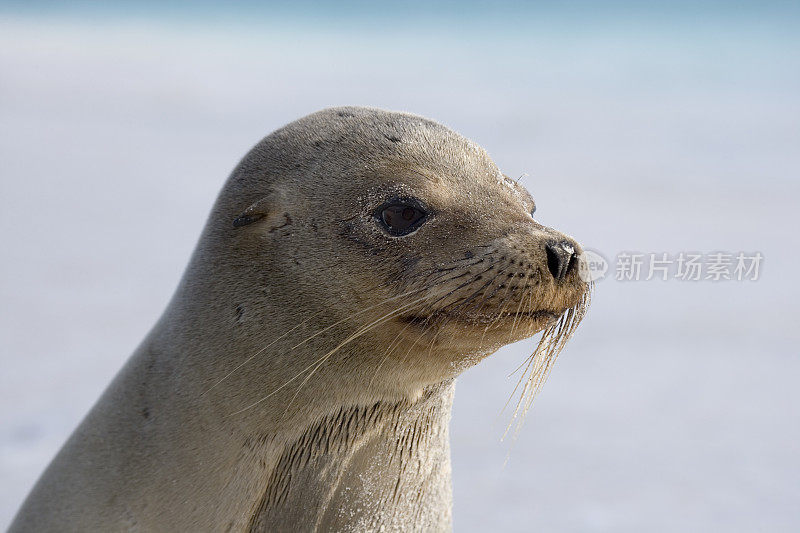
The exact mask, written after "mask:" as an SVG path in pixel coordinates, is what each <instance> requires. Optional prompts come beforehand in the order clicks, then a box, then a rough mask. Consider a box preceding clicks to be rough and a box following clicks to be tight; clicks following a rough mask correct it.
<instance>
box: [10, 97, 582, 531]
mask: <svg viewBox="0 0 800 533" xmlns="http://www.w3.org/2000/svg"><path fill="white" fill-rule="evenodd" d="M534 208H535V206H534V202H533V199H532V198H531V196H530V194H529V193H528V192H527V191H526V190H525V189H524V188H523V187H521V186H520V185H518V184H517V183H516V182H515V181H514V180H511V179H509V178H508V177H506V176H504V175H503V174H502V173H501V172H500V171H499V170H498V168H497V166H496V165H495V164H494V162H493V161H492V160H491V159H490V157H489V156H488V154H487V153H486V152H485V151H484V150H483V149H482V148H480V147H479V146H477V145H476V144H474V143H473V142H471V141H469V140H467V139H465V138H464V137H462V136H460V135H458V134H456V133H454V132H453V131H451V130H449V129H447V128H446V127H444V126H442V125H440V124H438V123H436V122H433V121H431V120H428V119H425V118H422V117H419V116H415V115H410V114H405V113H396V112H387V111H382V110H378V109H368V108H356V107H347V108H336V109H328V110H324V111H320V112H317V113H314V114H312V115H309V116H307V117H305V118H302V119H299V120H297V121H295V122H292V123H290V124H289V125H287V126H285V127H283V128H281V129H279V130H277V131H275V132H274V133H272V134H271V135H269V136H267V137H266V138H265V139H263V140H262V141H261V142H260V143H258V144H257V145H256V146H255V147H254V148H253V149H252V150H251V151H250V152H249V153H248V154H247V155H246V156H245V157H244V159H243V160H242V161H241V162H240V163H239V165H238V166H237V167H236V168H235V169H234V171H233V172H232V174H231V176H230V177H229V178H228V180H227V182H226V184H225V186H224V188H223V189H222V191H221V193H220V195H219V197H218V199H217V201H216V204H215V205H214V208H213V210H212V212H211V214H210V216H209V219H208V222H207V224H206V226H205V229H204V231H203V234H202V236H201V238H200V240H199V243H198V245H197V247H196V249H195V251H194V253H193V256H192V258H191V260H190V263H189V265H188V267H187V269H186V272H185V274H184V276H183V278H182V280H181V282H180V284H179V286H178V288H177V290H176V293H175V294H174V296H173V298H172V300H171V301H170V303H169V305H168V307H167V309H166V311H165V312H164V314H163V315H162V317H161V318H160V319H159V321H158V322H157V324H156V325H155V326H154V328H153V329H152V331H151V332H150V333H149V334H148V336H147V337H146V338H145V340H144V341H143V342H142V344H141V345H140V346H139V348H138V349H137V350H136V351H135V353H134V354H133V356H132V357H131V358H130V359H129V360H128V362H127V363H126V365H125V366H124V368H123V369H122V370H121V371H120V372H119V374H118V375H117V376H116V378H115V379H114V380H113V382H112V383H111V385H110V386H109V387H108V389H107V390H106V391H105V392H104V394H103V395H102V397H101V398H100V400H99V401H98V403H97V404H96V405H95V406H94V408H93V409H92V410H91V412H90V413H89V414H88V415H87V417H86V418H85V419H84V420H83V422H82V423H81V424H80V426H79V427H78V428H77V430H76V431H75V433H74V434H73V435H72V436H71V437H70V439H69V440H68V441H67V443H66V444H65V445H64V447H63V448H62V449H61V451H60V452H59V453H58V455H57V456H56V458H55V459H54V460H53V462H52V463H51V464H50V466H49V467H48V468H47V470H46V471H45V472H44V474H43V475H42V477H41V478H40V479H39V481H38V483H37V484H36V486H35V487H34V489H33V491H32V492H31V494H30V495H29V496H28V499H27V500H26V502H25V503H24V505H23V507H22V508H21V510H20V511H19V513H18V514H17V516H16V519H15V521H14V522H13V524H12V526H11V531H119V530H139V531H313V530H318V531H377V530H381V531H385V530H386V531H390V530H403V531H442V530H448V529H450V524H451V487H450V459H449V455H450V454H449V442H448V422H449V417H450V407H451V404H452V397H453V390H454V378H455V377H456V376H457V375H458V374H459V373H460V372H461V371H463V370H464V369H465V368H467V367H468V366H470V365H472V364H475V363H476V362H478V361H480V360H481V359H482V358H484V357H486V356H488V355H490V354H491V353H493V352H494V351H496V350H497V349H498V348H499V347H500V346H502V345H504V344H507V343H509V342H513V341H516V340H518V339H522V338H525V337H529V336H531V335H533V334H534V333H536V332H538V331H541V330H543V329H544V330H545V333H544V340H543V341H542V342H543V345H541V346H540V350H537V354H539V355H540V356H541V355H542V354H545V355H546V356H547V357H539V358H532V359H531V361H530V364H529V368H533V370H532V371H531V373H532V374H534V376H533V377H532V378H531V381H529V383H528V384H527V385H526V386H527V387H529V391H530V390H534V389H535V388H536V387H538V385H539V384H540V380H541V379H542V376H543V375H546V371H547V370H548V369H549V367H550V365H551V364H552V359H553V358H554V353H555V352H557V350H559V349H560V347H561V346H563V342H564V341H565V339H566V338H567V337H568V336H569V333H570V332H571V329H572V328H574V326H575V324H576V323H577V321H578V320H579V319H580V317H581V316H582V313H583V310H584V309H585V307H586V301H587V300H586V298H587V294H588V286H587V284H586V283H585V282H583V281H582V280H581V279H580V277H579V275H578V268H577V266H576V263H577V262H578V260H579V259H578V256H579V254H580V252H581V248H580V247H579V245H578V244H577V243H576V242H575V241H574V240H573V239H571V238H569V237H567V236H565V235H563V234H562V233H559V232H557V231H555V230H553V229H550V228H547V227H545V226H542V225H540V224H539V223H538V222H536V220H535V219H534V218H533V211H534ZM545 341H546V342H545ZM542 346H543V347H542ZM531 365H533V366H532V367H531ZM537 380H539V381H537ZM531 387H532V388H531Z"/></svg>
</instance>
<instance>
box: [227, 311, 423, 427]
mask: <svg viewBox="0 0 800 533" xmlns="http://www.w3.org/2000/svg"><path fill="white" fill-rule="evenodd" d="M429 297H430V295H426V296H423V297H422V298H419V299H417V300H415V301H413V302H410V303H408V304H405V305H403V306H401V307H399V308H397V309H394V310H393V311H390V312H389V313H386V314H385V315H383V316H382V317H380V318H378V319H376V320H375V321H373V322H372V323H370V324H368V325H367V326H364V327H363V328H362V329H361V330H359V331H357V332H356V333H353V334H352V335H351V336H350V337H348V338H347V339H345V340H344V341H342V342H341V343H339V345H338V346H336V347H335V348H334V349H333V350H331V351H329V352H328V353H327V354H325V355H324V356H322V357H321V358H320V359H319V363H318V364H317V365H316V366H315V367H314V369H313V370H312V371H311V372H310V373H309V374H308V376H306V378H305V379H304V380H303V381H302V382H301V383H300V385H299V386H298V388H297V391H296V392H295V393H294V396H292V398H291V400H289V403H288V404H287V406H286V410H285V411H284V415H285V413H286V412H287V411H288V410H289V408H290V407H291V405H292V403H293V402H294V400H295V398H297V395H298V394H300V391H301V390H302V388H303V385H305V384H306V383H307V382H308V380H309V379H311V377H312V376H313V375H314V373H315V372H316V371H317V370H318V369H319V368H320V367H321V366H322V365H323V364H325V361H327V360H328V359H330V358H331V357H332V356H333V355H334V354H335V353H336V352H338V351H339V350H340V349H341V348H342V347H343V346H345V345H346V344H348V343H349V342H351V341H353V340H355V339H357V338H358V337H360V336H361V335H363V334H365V333H367V332H368V331H371V330H372V329H374V328H375V327H377V326H379V325H380V324H382V323H383V322H386V321H387V320H389V319H391V318H394V317H395V316H396V315H397V314H399V313H400V312H401V311H403V310H405V309H406V308H407V307H410V306H412V305H415V304H417V303H419V302H420V301H422V300H425V299H427V298H429ZM260 402H261V400H259V402H256V403H260ZM234 414H237V413H234Z"/></svg>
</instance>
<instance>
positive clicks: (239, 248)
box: [208, 107, 588, 396]
mask: <svg viewBox="0 0 800 533" xmlns="http://www.w3.org/2000/svg"><path fill="white" fill-rule="evenodd" d="M534 211H535V203H534V199H533V198H532V196H531V194H529V193H528V191H527V190H526V189H525V188H524V187H522V186H521V185H520V184H519V183H517V182H516V181H514V180H512V179H510V178H508V177H507V176H504V175H503V174H502V172H501V171H500V170H499V169H498V167H497V165H496V164H495V163H494V162H493V161H492V159H491V158H490V157H489V155H488V154H487V153H486V151H485V150H483V149H482V148H481V147H479V146H478V145H476V144H475V143H473V142H472V141H470V140H468V139H466V138H464V137H462V136H461V135H459V134H457V133H455V132H453V131H451V130H450V129H448V128H446V127H444V126H442V125H441V124H438V123H436V122H433V121H431V120H428V119H425V118H423V117H420V116H415V115H411V114H406V113H397V112H388V111H382V110H378V109H369V108H355V107H346V108H335V109H327V110H324V111H320V112H318V113H314V114H312V115H309V116H307V117H305V118H302V119H300V120H297V121H295V122H292V123H291V124H289V125H287V126H285V127H284V128H282V129H280V130H278V131H276V132H274V133H273V134H271V135H269V136H268V137H266V138H265V139H264V140H263V141H261V142H260V143H259V144H258V145H256V146H255V147H254V148H253V149H252V150H251V151H250V153H249V154H248V155H247V156H246V157H245V158H244V159H243V160H242V161H241V163H240V164H239V165H238V167H237V168H236V169H235V170H234V172H233V174H232V175H231V177H230V179H229V181H228V184H227V185H226V186H225V188H224V189H223V192H222V193H221V195H220V198H219V200H218V202H217V205H216V207H215V209H214V212H213V213H212V217H211V221H210V222H209V224H210V226H209V228H208V231H210V233H211V234H210V235H209V236H208V239H209V242H213V243H215V244H214V245H213V246H214V247H216V248H217V250H216V252H215V254H214V255H215V256H216V257H219V256H223V257H225V258H226V259H218V260H217V261H216V262H215V268H217V269H226V270H227V271H228V273H227V274H226V278H227V279H229V280H231V282H230V283H229V286H228V287H226V288H225V290H224V291H221V292H220V293H219V295H218V299H217V304H219V302H220V301H222V302H224V303H223V305H225V306H228V307H230V308H234V307H236V308H237V309H239V310H240V311H241V310H242V309H244V311H243V312H240V313H239V314H238V316H239V319H241V320H242V321H248V323H249V324H250V325H251V326H252V327H256V328H257V327H258V325H259V324H272V323H274V322H275V321H276V320H282V321H283V323H282V324H283V325H282V329H283V330H284V331H289V330H290V328H299V329H298V334H297V335H296V337H295V334H294V333H292V334H291V335H289V336H290V337H294V338H295V342H301V341H303V339H306V338H307V337H309V336H313V337H314V342H317V341H319V340H320V339H324V342H321V343H320V344H318V345H317V346H318V347H317V348H316V349H315V350H312V351H311V352H312V353H311V354H309V355H307V356H303V357H300V358H299V359H300V360H299V361H297V363H296V370H298V372H299V371H301V370H302V369H303V368H305V367H308V366H309V365H312V364H315V361H317V359H323V358H324V360H323V361H322V362H321V363H320V364H321V365H324V367H321V368H322V369H321V370H319V372H322V373H325V374H326V375H327V376H328V379H331V374H334V375H335V374H336V373H337V372H347V376H346V377H345V376H342V379H347V380H350V383H351V384H353V386H355V387H362V388H363V389H365V390H366V389H370V390H373V391H376V392H377V394H378V395H380V394H390V395H401V396H403V395H406V396H414V395H416V394H418V393H419V391H420V390H422V389H423V388H424V387H426V386H428V385H431V384H435V383H438V382H441V381H443V380H446V379H449V378H452V377H453V376H455V375H456V374H458V373H459V372H461V371H462V370H463V369H464V368H466V367H467V366H469V365H470V364H473V363H475V362H477V361H479V360H480V359H481V358H483V357H485V356H487V355H488V354H491V353H492V352H494V351H495V350H497V349H498V348H499V347H500V346H502V345H504V344H507V343H511V342H514V341H517V340H520V339H523V338H526V337H530V336H532V335H533V334H535V333H537V332H539V331H542V330H543V329H548V331H550V332H551V337H554V336H557V334H559V335H562V336H563V334H565V333H566V332H567V330H568V329H569V328H570V327H571V325H574V324H573V323H574V322H575V321H576V318H579V316H578V315H580V314H581V310H582V309H583V308H584V307H585V304H586V297H587V294H588V286H587V284H586V283H585V282H584V281H582V280H581V278H580V277H579V275H578V265H577V263H578V261H579V255H580V253H581V247H580V246H579V244H578V243H577V242H576V241H575V240H573V239H572V238H571V237H568V236H566V235H564V234H562V233H560V232H558V231H556V230H554V229H551V228H548V227H546V226H544V225H542V224H540V223H539V222H538V221H537V220H536V219H535V215H534ZM220 248H222V249H224V250H223V252H224V253H222V254H220V253H219V252H220V250H219V249H220ZM254 287H255V288H256V289H254ZM239 289H241V290H239ZM242 314H244V317H243V318H242V316H241V315H242ZM300 324H302V327H300V326H299V325H300ZM559 328H560V330H561V333H559V331H558V330H559ZM301 331H302V335H301V334H300V333H299V332H301ZM551 340H552V339H551ZM561 341H563V339H561V340H558V339H557V341H556V342H561ZM303 342H306V341H303ZM308 342H311V341H308ZM290 344H291V343H290ZM562 344H563V343H562ZM292 346H294V345H292ZM319 346H321V347H322V348H320V347H319ZM326 347H329V348H330V350H328V352H331V353H328V352H325V351H324V350H325V348H326ZM344 353H346V354H347V355H346V356H345V355H343V354H344ZM312 356H313V357H312ZM286 360H287V361H293V359H292V358H287V359H286ZM292 364H294V362H293V363H292ZM315 370H316V369H315Z"/></svg>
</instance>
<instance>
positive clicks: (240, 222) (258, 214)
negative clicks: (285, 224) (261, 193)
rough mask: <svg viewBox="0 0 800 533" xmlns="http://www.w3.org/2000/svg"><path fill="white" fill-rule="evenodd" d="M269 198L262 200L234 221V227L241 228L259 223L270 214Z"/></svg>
mask: <svg viewBox="0 0 800 533" xmlns="http://www.w3.org/2000/svg"><path fill="white" fill-rule="evenodd" d="M269 203H270V201H269V197H267V198H262V199H260V200H258V201H257V202H256V203H254V204H253V205H251V206H250V207H248V208H247V209H245V210H244V212H242V214H241V215H239V216H238V217H236V218H235V219H233V227H234V228H241V227H242V226H247V225H248V224H252V223H253V222H257V221H259V220H261V219H262V218H264V217H265V216H267V215H268V214H269V211H270V209H269Z"/></svg>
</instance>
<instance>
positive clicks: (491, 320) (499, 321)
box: [398, 309, 564, 327]
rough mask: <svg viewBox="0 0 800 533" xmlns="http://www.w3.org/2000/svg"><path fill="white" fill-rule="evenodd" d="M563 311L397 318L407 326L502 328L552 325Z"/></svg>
mask: <svg viewBox="0 0 800 533" xmlns="http://www.w3.org/2000/svg"><path fill="white" fill-rule="evenodd" d="M563 314H564V311H563V310H562V311H554V310H550V309H540V310H536V311H519V312H512V311H501V312H494V313H492V312H485V311H447V310H440V311H434V312H432V313H430V314H427V315H417V314H411V315H405V316H400V317H398V318H399V320H400V321H402V322H405V323H409V324H418V325H424V326H430V325H431V324H432V323H435V322H440V323H443V322H446V321H447V322H455V323H460V324H468V325H473V326H492V325H496V326H498V327H502V326H503V325H505V324H512V323H513V324H516V325H519V323H520V322H543V323H547V324H549V323H553V322H556V321H557V320H558V319H559V317H561V315H563Z"/></svg>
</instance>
